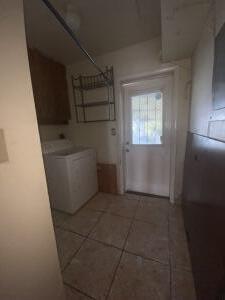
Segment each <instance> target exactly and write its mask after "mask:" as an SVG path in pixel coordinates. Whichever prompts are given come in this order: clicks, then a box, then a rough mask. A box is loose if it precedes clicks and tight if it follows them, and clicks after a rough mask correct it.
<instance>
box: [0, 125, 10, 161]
mask: <svg viewBox="0 0 225 300" xmlns="http://www.w3.org/2000/svg"><path fill="white" fill-rule="evenodd" d="M8 160H9V158H8V153H7V148H6V142H5V136H4V131H3V129H1V128H0V163H3V162H6V161H8Z"/></svg>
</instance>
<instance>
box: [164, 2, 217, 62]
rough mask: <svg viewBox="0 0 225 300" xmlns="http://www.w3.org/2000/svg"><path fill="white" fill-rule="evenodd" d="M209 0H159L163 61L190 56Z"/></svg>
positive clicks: (198, 36)
mask: <svg viewBox="0 0 225 300" xmlns="http://www.w3.org/2000/svg"><path fill="white" fill-rule="evenodd" d="M211 2H212V1H211V0H161V8H162V55H163V61H166V62H167V61H172V60H176V59H182V58H186V57H190V56H191V55H192V53H193V51H194V49H195V47H196V45H197V43H198V41H199V38H200V36H201V33H202V30H203V26H204V24H205V22H206V19H207V16H208V12H209V9H210V8H211Z"/></svg>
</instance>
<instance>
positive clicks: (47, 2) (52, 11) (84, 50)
mask: <svg viewBox="0 0 225 300" xmlns="http://www.w3.org/2000/svg"><path fill="white" fill-rule="evenodd" d="M41 1H42V2H43V3H44V4H45V5H46V7H47V8H48V9H49V10H50V11H51V13H52V14H53V15H54V16H55V18H56V19H57V20H58V22H59V23H60V24H61V25H62V26H63V28H64V29H65V31H66V32H67V33H68V34H69V35H70V37H71V38H72V39H73V40H74V42H75V43H76V45H77V46H78V48H79V49H80V50H81V51H82V52H83V54H84V55H85V56H86V57H87V58H88V60H89V61H90V62H91V63H92V64H93V66H94V67H95V68H96V69H97V70H98V71H99V72H100V73H101V74H102V76H103V77H104V79H105V80H106V82H107V83H109V79H108V77H107V76H106V75H105V73H104V72H103V71H102V69H101V68H100V67H99V66H98V65H97V63H96V62H95V60H94V59H93V58H92V57H91V55H90V54H89V53H88V52H87V50H86V49H85V48H84V47H83V45H82V44H81V42H80V41H79V39H78V38H77V37H76V35H75V33H74V32H73V30H72V29H71V28H70V27H69V26H68V24H67V23H66V21H65V20H64V18H63V17H62V16H61V14H60V13H59V12H58V11H57V9H55V7H54V6H53V5H52V4H51V2H50V1H48V0H41Z"/></svg>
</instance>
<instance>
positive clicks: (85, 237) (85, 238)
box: [62, 213, 103, 273]
mask: <svg viewBox="0 0 225 300" xmlns="http://www.w3.org/2000/svg"><path fill="white" fill-rule="evenodd" d="M102 215H103V213H102V214H101V216H99V218H98V220H97V222H96V224H95V225H94V227H95V226H96V225H97V224H98V222H99V221H100V219H101V218H102ZM94 227H93V228H94ZM63 230H65V231H69V230H66V229H63ZM91 231H92V230H90V232H89V233H88V234H87V235H86V236H83V235H81V234H78V235H79V236H81V237H83V238H84V240H83V241H82V243H81V245H80V247H79V248H78V249H77V251H75V253H74V254H73V255H72V256H71V259H70V260H69V262H68V263H67V264H66V266H65V267H64V268H63V270H62V273H63V272H64V271H65V270H66V268H67V267H69V265H70V264H71V262H72V260H73V259H74V257H75V256H76V255H77V253H78V252H79V251H80V249H81V247H82V246H83V244H84V243H85V242H86V240H87V239H88V236H89V235H90V233H91ZM69 232H73V231H69ZM73 233H76V232H73ZM76 234H77V233H76Z"/></svg>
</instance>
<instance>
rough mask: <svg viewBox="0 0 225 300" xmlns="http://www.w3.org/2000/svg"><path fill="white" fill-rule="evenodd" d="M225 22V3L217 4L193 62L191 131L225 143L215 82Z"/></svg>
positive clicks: (224, 111)
mask: <svg viewBox="0 0 225 300" xmlns="http://www.w3.org/2000/svg"><path fill="white" fill-rule="evenodd" d="M224 22H225V2H224V1H223V0H216V1H215V3H214V5H213V6H212V7H211V9H210V14H209V16H208V20H207V23H206V24H205V27H204V30H203V33H202V36H201V39H200V41H199V43H198V46H197V48H196V50H195V52H194V54H193V58H192V100H191V114H190V131H191V132H194V133H198V134H202V135H206V136H207V135H209V136H211V137H215V138H221V139H224V132H223V128H224V125H223V124H222V123H221V122H212V123H209V121H214V120H224V119H225V109H220V110H218V111H213V110H212V97H213V95H212V78H213V63H214V39H215V35H216V34H217V33H218V31H219V29H220V28H221V26H222V25H223V24H224Z"/></svg>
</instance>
